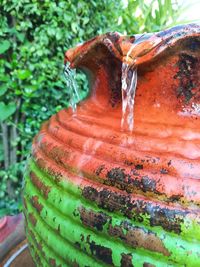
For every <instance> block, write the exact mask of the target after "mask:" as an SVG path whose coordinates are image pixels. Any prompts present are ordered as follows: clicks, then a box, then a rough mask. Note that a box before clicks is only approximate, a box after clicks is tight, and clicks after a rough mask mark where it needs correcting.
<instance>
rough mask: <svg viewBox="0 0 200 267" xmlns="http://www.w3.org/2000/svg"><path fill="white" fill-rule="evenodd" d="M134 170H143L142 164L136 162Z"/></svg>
mask: <svg viewBox="0 0 200 267" xmlns="http://www.w3.org/2000/svg"><path fill="white" fill-rule="evenodd" d="M135 169H136V170H143V165H142V164H137V165H135Z"/></svg>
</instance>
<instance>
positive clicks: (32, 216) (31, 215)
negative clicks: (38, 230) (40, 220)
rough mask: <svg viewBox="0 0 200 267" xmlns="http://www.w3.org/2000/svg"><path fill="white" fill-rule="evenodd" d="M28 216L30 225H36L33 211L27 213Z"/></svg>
mask: <svg viewBox="0 0 200 267" xmlns="http://www.w3.org/2000/svg"><path fill="white" fill-rule="evenodd" d="M28 217H29V220H30V221H31V223H32V225H33V226H36V224H37V219H36V218H35V216H34V214H33V213H29V214H28Z"/></svg>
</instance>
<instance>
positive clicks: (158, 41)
mask: <svg viewBox="0 0 200 267" xmlns="http://www.w3.org/2000/svg"><path fill="white" fill-rule="evenodd" d="M198 36H200V23H191V24H184V25H177V26H174V27H172V28H168V29H166V30H163V31H160V32H155V33H143V34H135V35H127V36H126V35H122V34H120V33H118V32H108V33H106V34H102V35H98V36H96V37H94V38H92V39H90V40H88V41H86V42H84V43H81V44H78V45H77V46H75V47H74V48H70V49H69V50H67V51H66V53H65V60H64V63H65V64H66V63H67V62H68V63H69V64H70V67H71V68H76V67H77V68H79V67H82V62H83V60H85V59H86V57H87V56H88V55H90V53H91V54H92V51H95V50H96V49H97V48H98V47H100V46H105V47H106V48H107V49H108V51H109V52H110V53H111V55H112V56H114V57H115V58H117V59H119V60H120V61H121V62H123V61H124V59H125V58H127V57H128V53H129V51H130V47H131V46H134V47H133V49H132V48H131V49H132V50H133V51H134V50H136V51H134V53H136V56H137V57H139V58H140V60H139V61H138V63H137V65H141V64H143V63H145V62H147V61H151V60H152V59H154V58H156V57H157V56H158V55H160V54H161V53H163V52H164V51H165V50H166V49H168V48H172V47H174V46H175V45H176V44H177V42H178V41H180V40H183V39H187V38H191V37H198ZM137 50H138V51H137ZM134 53H133V54H134ZM147 54H150V55H149V56H148V57H147V58H146V59H145V60H144V59H143V55H147Z"/></svg>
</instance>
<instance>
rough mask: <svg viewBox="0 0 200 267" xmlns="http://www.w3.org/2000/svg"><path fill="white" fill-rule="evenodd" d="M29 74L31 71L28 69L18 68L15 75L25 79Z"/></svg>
mask: <svg viewBox="0 0 200 267" xmlns="http://www.w3.org/2000/svg"><path fill="white" fill-rule="evenodd" d="M30 76H31V72H30V71H29V70H18V72H17V77H18V78H19V79H20V80H25V79H27V78H29V77H30Z"/></svg>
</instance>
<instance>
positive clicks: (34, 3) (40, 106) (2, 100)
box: [0, 0, 180, 217]
mask: <svg viewBox="0 0 200 267" xmlns="http://www.w3.org/2000/svg"><path fill="white" fill-rule="evenodd" d="M145 2H147V1H141V0H129V1H128V2H127V3H126V2H124V1H120V0H91V1H84V0H68V1H67V0H66V1H56V0H43V1H39V0H9V1H6V0H0V12H1V16H0V217H1V216H3V215H4V214H8V213H11V214H12V213H16V212H18V211H19V210H20V209H21V198H20V191H21V186H22V181H23V174H24V171H25V166H26V159H27V157H28V155H29V153H30V151H31V141H32V139H33V136H34V135H35V134H36V132H37V131H38V130H39V128H40V125H41V123H42V122H43V121H45V120H47V119H48V118H49V117H50V116H51V114H53V113H55V112H58V111H59V110H60V109H62V108H65V107H66V106H67V105H68V103H69V97H70V96H69V92H68V90H67V88H66V85H65V82H64V79H63V74H62V72H63V59H64V52H65V51H66V50H67V49H68V48H70V47H72V46H74V45H76V44H77V43H80V42H83V41H85V40H87V39H89V38H91V37H93V36H95V35H98V34H101V33H104V32H107V31H119V32H121V33H125V34H134V33H141V32H154V31H159V30H161V29H163V28H166V27H169V26H172V25H174V24H176V23H177V22H178V21H177V18H178V17H179V13H180V7H178V5H177V4H172V1H171V0H170V1H169V0H163V1H161V0H160V1H159V0H152V1H149V4H145ZM76 78H77V81H78V84H79V90H80V93H81V95H84V92H87V87H86V83H84V79H85V78H84V76H83V75H81V74H77V77H76Z"/></svg>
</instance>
